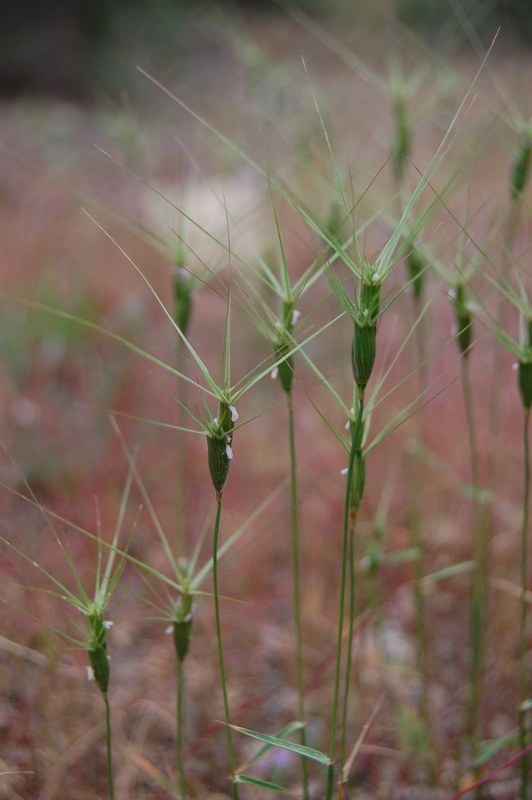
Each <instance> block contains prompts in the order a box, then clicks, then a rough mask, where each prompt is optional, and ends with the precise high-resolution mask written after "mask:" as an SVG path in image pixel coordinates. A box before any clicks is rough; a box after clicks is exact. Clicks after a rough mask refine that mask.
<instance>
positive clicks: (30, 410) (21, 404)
mask: <svg viewBox="0 0 532 800" xmlns="http://www.w3.org/2000/svg"><path fill="white" fill-rule="evenodd" d="M12 414H13V419H14V421H15V424H16V425H19V426H20V427H21V428H30V427H31V426H32V425H35V423H36V422H37V421H38V419H39V409H38V407H37V405H36V404H35V403H34V402H33V401H32V400H29V399H28V398H27V397H21V398H20V400H17V402H16V403H14V404H13V410H12Z"/></svg>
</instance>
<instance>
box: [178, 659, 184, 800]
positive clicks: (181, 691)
mask: <svg viewBox="0 0 532 800" xmlns="http://www.w3.org/2000/svg"><path fill="white" fill-rule="evenodd" d="M176 678H177V700H176V720H177V774H178V779H179V792H180V795H181V800H186V797H187V780H186V773H185V758H184V750H185V731H184V723H185V673H184V666H183V662H182V661H181V659H179V658H178V659H177V666H176Z"/></svg>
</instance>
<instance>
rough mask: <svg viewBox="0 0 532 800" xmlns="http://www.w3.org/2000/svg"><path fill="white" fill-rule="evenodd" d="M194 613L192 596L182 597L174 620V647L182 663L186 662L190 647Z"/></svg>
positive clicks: (185, 595) (184, 595)
mask: <svg viewBox="0 0 532 800" xmlns="http://www.w3.org/2000/svg"><path fill="white" fill-rule="evenodd" d="M193 611H194V608H193V605H192V595H190V594H183V595H181V597H180V598H179V602H178V606H177V608H176V612H175V620H174V646H175V651H176V653H177V657H178V659H179V661H180V662H181V663H183V661H184V660H185V656H186V655H187V653H188V648H189V645H190V637H191V636H192V618H193Z"/></svg>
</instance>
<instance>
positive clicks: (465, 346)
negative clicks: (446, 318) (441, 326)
mask: <svg viewBox="0 0 532 800" xmlns="http://www.w3.org/2000/svg"><path fill="white" fill-rule="evenodd" d="M453 305H454V318H455V324H456V331H457V342H458V348H459V350H460V355H461V356H462V358H465V357H467V356H468V355H469V351H470V348H471V342H472V338H473V317H472V316H471V311H470V310H469V308H468V305H467V301H466V299H465V292H464V287H463V285H462V284H460V283H459V284H457V285H456V286H455V287H454V293H453Z"/></svg>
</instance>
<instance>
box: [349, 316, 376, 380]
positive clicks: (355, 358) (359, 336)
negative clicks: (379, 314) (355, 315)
mask: <svg viewBox="0 0 532 800" xmlns="http://www.w3.org/2000/svg"><path fill="white" fill-rule="evenodd" d="M376 354H377V327H376V325H375V323H373V322H371V320H370V319H369V316H366V318H365V319H364V320H363V321H360V320H355V332H354V336H353V345H352V348H351V364H352V367H353V377H354V379H355V383H356V385H357V386H358V388H359V389H361V390H364V389H365V388H366V386H367V384H368V381H369V379H370V377H371V373H372V372H373V365H374V363H375V356H376Z"/></svg>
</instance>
